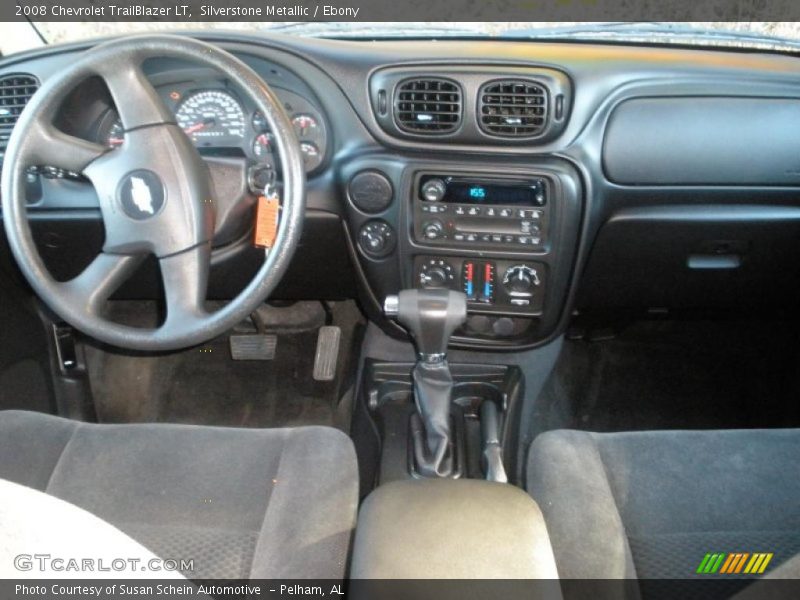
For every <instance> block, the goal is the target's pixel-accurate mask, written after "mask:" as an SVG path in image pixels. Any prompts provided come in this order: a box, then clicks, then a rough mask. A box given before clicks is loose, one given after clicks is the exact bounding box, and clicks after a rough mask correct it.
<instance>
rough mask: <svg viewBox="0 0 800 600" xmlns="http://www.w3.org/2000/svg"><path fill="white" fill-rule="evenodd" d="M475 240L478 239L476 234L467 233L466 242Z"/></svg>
mask: <svg viewBox="0 0 800 600" xmlns="http://www.w3.org/2000/svg"><path fill="white" fill-rule="evenodd" d="M477 240H478V236H477V235H475V234H474V233H469V234H467V241H468V242H475V241H477Z"/></svg>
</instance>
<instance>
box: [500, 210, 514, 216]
mask: <svg viewBox="0 0 800 600" xmlns="http://www.w3.org/2000/svg"><path fill="white" fill-rule="evenodd" d="M500 216H501V217H511V216H514V211H513V210H512V209H510V208H501V209H500Z"/></svg>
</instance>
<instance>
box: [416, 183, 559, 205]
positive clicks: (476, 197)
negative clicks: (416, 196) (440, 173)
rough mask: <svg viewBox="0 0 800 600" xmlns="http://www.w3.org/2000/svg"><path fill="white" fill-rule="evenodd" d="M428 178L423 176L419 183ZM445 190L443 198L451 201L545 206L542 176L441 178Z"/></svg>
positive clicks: (444, 200)
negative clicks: (511, 178)
mask: <svg viewBox="0 0 800 600" xmlns="http://www.w3.org/2000/svg"><path fill="white" fill-rule="evenodd" d="M427 179H428V178H427V177H426V178H423V180H422V181H421V182H420V184H421V185H423V184H424V183H425V181H426V180H427ZM443 179H444V182H445V186H446V191H445V193H444V197H443V198H442V200H441V201H442V202H447V203H453V204H492V205H494V204H504V205H508V206H544V204H545V203H546V196H545V186H544V182H543V181H542V180H541V179H534V180H528V181H508V182H505V181H486V180H484V181H475V180H468V179H456V178H452V177H449V178H443Z"/></svg>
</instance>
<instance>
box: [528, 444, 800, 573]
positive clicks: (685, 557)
mask: <svg viewBox="0 0 800 600" xmlns="http://www.w3.org/2000/svg"><path fill="white" fill-rule="evenodd" d="M799 465H800V430H730V431H653V432H635V433H607V434H597V433H588V432H581V431H570V430H560V431H551V432H548V433H545V434H542V435H540V436H539V437H537V438H536V440H535V441H534V443H533V444H532V445H531V449H530V455H529V458H528V473H527V487H528V491H529V492H530V493H531V495H532V496H533V497H534V499H535V500H536V501H537V502H538V504H539V506H540V508H541V510H542V512H543V513H544V516H545V521H546V523H547V528H548V532H549V534H550V539H551V541H552V544H553V550H554V553H555V556H556V563H557V565H558V571H559V574H560V575H561V577H563V578H619V577H638V578H642V579H656V578H667V579H669V578H690V577H693V576H695V574H696V570H697V568H698V566H699V565H700V563H701V561H702V560H703V558H704V556H705V554H706V553H709V552H713V553H719V552H726V553H728V552H742V553H744V552H747V553H754V552H771V553H774V557H773V558H772V561H771V563H770V569H774V568H777V567H778V566H779V565H780V564H781V563H784V562H786V561H789V560H790V559H791V558H792V557H793V556H794V555H796V554H797V553H798V552H800V466H799ZM795 564H796V561H795ZM787 566H788V565H787ZM795 571H796V569H795ZM794 576H800V571H796V572H795V574H794Z"/></svg>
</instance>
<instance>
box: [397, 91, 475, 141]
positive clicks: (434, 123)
mask: <svg viewBox="0 0 800 600" xmlns="http://www.w3.org/2000/svg"><path fill="white" fill-rule="evenodd" d="M394 109H395V110H394V117H395V121H396V122H397V125H398V127H400V129H402V130H404V131H408V132H411V133H422V134H437V133H449V132H451V131H455V130H456V129H458V126H459V125H460V124H461V88H460V87H459V86H458V84H457V83H455V82H453V81H450V80H448V79H439V78H415V79H406V80H405V81H402V82H400V83H399V84H398V86H397V88H396V91H395V98H394Z"/></svg>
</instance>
